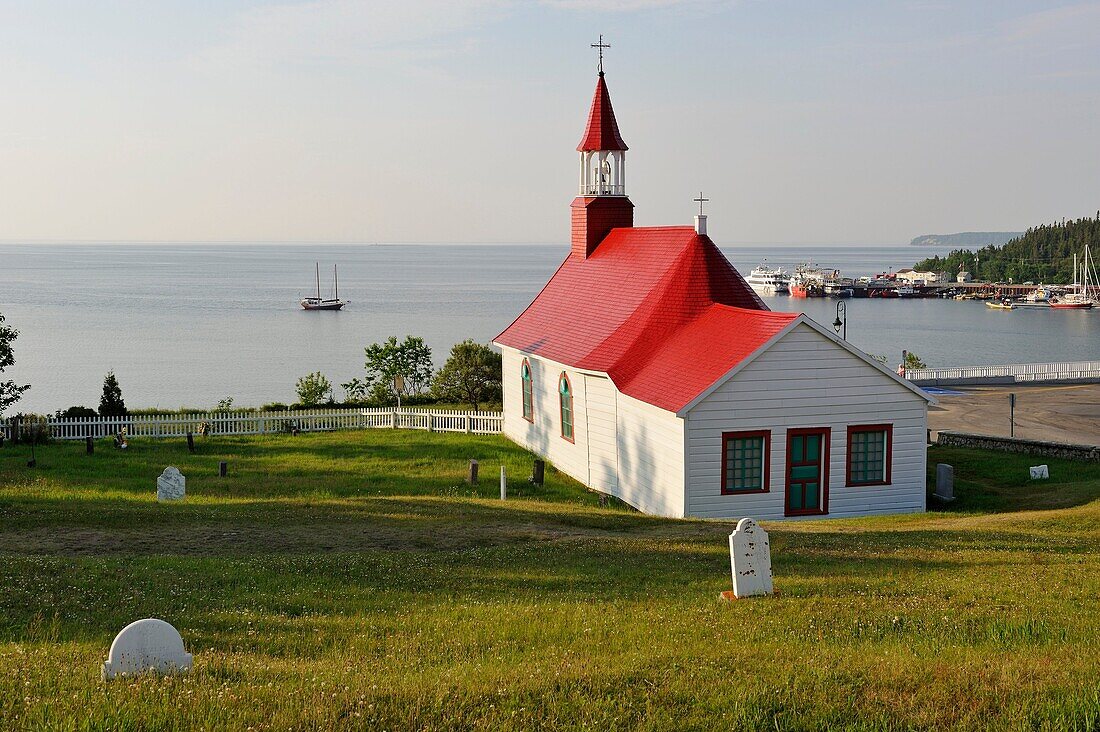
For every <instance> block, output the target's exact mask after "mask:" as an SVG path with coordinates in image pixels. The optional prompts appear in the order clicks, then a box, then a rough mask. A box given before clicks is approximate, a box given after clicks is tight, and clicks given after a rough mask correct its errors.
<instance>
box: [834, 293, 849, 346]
mask: <svg viewBox="0 0 1100 732" xmlns="http://www.w3.org/2000/svg"><path fill="white" fill-rule="evenodd" d="M833 330H835V331H836V332H837V334H838V335H840V337H841V338H842V339H844V340H848V305H847V304H846V303H845V302H844V301H843V300H839V301H838V302H837V304H836V320H834V321H833Z"/></svg>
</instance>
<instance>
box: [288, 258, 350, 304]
mask: <svg viewBox="0 0 1100 732" xmlns="http://www.w3.org/2000/svg"><path fill="white" fill-rule="evenodd" d="M314 269H315V270H316V276H317V296H316V297H303V298H302V299H301V300H300V301H299V304H300V305H301V306H302V309H303V310H339V309H340V308H342V307H344V305H347V303H346V302H345V301H343V300H341V299H340V282H339V279H338V278H337V276H336V265H335V264H334V265H332V289H333V292H332V297H331V298H329V299H327V300H326V299H322V298H321V265H320V264H318V263H314Z"/></svg>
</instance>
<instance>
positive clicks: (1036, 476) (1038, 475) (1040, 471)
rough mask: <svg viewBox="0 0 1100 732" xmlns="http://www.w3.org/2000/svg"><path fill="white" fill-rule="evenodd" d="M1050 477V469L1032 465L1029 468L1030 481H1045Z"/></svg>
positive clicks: (1044, 466)
mask: <svg viewBox="0 0 1100 732" xmlns="http://www.w3.org/2000/svg"><path fill="white" fill-rule="evenodd" d="M1049 477H1050V468H1048V467H1047V466H1046V465H1032V466H1031V479H1032V480H1046V479H1047V478H1049Z"/></svg>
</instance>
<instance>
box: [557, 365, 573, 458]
mask: <svg viewBox="0 0 1100 732" xmlns="http://www.w3.org/2000/svg"><path fill="white" fill-rule="evenodd" d="M562 379H564V380H565V384H566V386H568V387H569V419H571V420H572V426H573V436H572V437H566V436H565V410H564V409H563V407H564V406H565V405H564V404H562V399H561V382H562ZM558 423H559V424H560V426H561V438H562V439H563V440H565V441H566V442H571V443H573V444H574V445H575V444H577V412H576V410H575V409H573V382H572V381H570V380H569V374H567V373H565V372H564V371H562V372H561V376H559V377H558Z"/></svg>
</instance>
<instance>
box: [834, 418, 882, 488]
mask: <svg viewBox="0 0 1100 732" xmlns="http://www.w3.org/2000/svg"><path fill="white" fill-rule="evenodd" d="M857 432H885V433H886V471H885V472H886V480H875V481H871V482H869V483H853V482H852V435H854V434H856V433H857ZM846 452H847V455H845V457H844V485H845V486H846V487H848V488H865V487H867V486H875V485H890V481H891V478H892V477H893V476H892V473H893V467H894V425H892V424H850V425H848V447H847V448H846Z"/></svg>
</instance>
